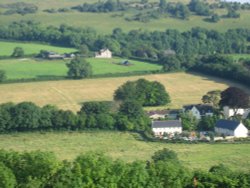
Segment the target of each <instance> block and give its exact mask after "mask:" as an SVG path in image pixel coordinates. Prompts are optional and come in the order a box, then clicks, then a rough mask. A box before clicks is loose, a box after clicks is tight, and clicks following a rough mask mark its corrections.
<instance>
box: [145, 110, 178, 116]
mask: <svg viewBox="0 0 250 188" xmlns="http://www.w3.org/2000/svg"><path fill="white" fill-rule="evenodd" d="M180 111H181V110H180V109H173V110H155V111H149V112H147V114H148V115H149V116H151V115H155V114H158V115H169V114H179V113H180Z"/></svg>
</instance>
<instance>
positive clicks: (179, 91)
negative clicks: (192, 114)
mask: <svg viewBox="0 0 250 188" xmlns="http://www.w3.org/2000/svg"><path fill="white" fill-rule="evenodd" d="M138 78H145V79H148V80H157V81H159V82H161V83H162V84H163V85H164V86H165V87H166V90H167V91H168V92H169V94H170V96H171V100H172V103H171V104H170V105H169V106H167V107H171V108H177V107H181V106H182V105H183V104H191V103H200V102H201V97H202V96H203V95H204V94H205V93H206V92H207V91H211V90H215V89H221V90H223V89H225V88H227V87H228V85H237V84H234V83H231V82H227V81H225V80H223V79H217V78H213V77H207V76H201V75H193V74H186V73H172V74H154V75H146V76H131V77H119V78H100V79H84V80H65V81H49V82H35V83H19V84H2V85H0V96H1V98H0V103H3V102H9V101H12V102H21V101H33V102H35V103H36V104H38V105H45V104H54V105H57V106H58V107H59V108H63V109H71V110H74V111H77V110H79V108H80V105H81V103H82V102H84V101H91V100H99V101H100V100H112V98H113V93H114V90H116V89H117V88H118V87H119V86H120V85H122V84H123V83H124V82H126V81H128V80H136V79H138ZM237 86H238V87H241V86H240V85H237Z"/></svg>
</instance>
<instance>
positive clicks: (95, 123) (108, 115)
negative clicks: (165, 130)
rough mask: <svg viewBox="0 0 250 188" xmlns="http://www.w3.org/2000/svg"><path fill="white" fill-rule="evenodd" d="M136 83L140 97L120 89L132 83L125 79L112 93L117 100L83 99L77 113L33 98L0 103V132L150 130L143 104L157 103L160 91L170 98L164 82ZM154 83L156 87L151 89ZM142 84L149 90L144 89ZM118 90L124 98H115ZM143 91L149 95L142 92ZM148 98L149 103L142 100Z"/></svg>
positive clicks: (168, 99) (140, 81)
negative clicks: (25, 100) (37, 103)
mask: <svg viewBox="0 0 250 188" xmlns="http://www.w3.org/2000/svg"><path fill="white" fill-rule="evenodd" d="M135 83H137V91H136V92H138V93H140V98H131V97H130V96H131V95H130V92H129V91H128V90H124V91H122V92H121V91H120V89H121V88H123V87H127V85H128V84H129V85H130V84H131V82H127V83H125V84H124V85H123V86H121V87H120V88H118V89H117V91H116V92H115V93H119V94H118V95H117V94H115V97H114V99H115V100H116V101H117V100H118V102H105V101H101V102H94V101H91V102H84V103H83V104H82V108H81V109H80V111H78V112H77V113H76V114H75V113H73V112H72V111H70V110H61V109H57V108H56V107H55V106H52V105H45V106H43V107H39V106H37V105H35V104H34V103H32V102H21V103H19V104H13V103H4V104H1V105H0V132H13V131H35V130H84V129H106V130H122V131H124V130H128V131H150V130H151V128H150V125H151V121H150V119H149V118H148V116H147V115H146V114H145V112H144V110H143V108H142V105H144V106H152V105H159V101H157V100H156V98H157V97H155V96H158V95H159V94H160V95H163V98H160V99H162V100H163V101H161V103H162V102H165V103H164V104H166V103H167V102H170V98H169V95H168V94H167V92H166V91H165V88H164V86H163V85H161V84H160V83H158V82H149V81H146V80H144V79H140V80H138V81H135V82H134V84H135ZM154 86H156V88H153V89H152V87H154ZM133 87H134V86H133ZM144 87H145V88H149V89H150V88H151V89H152V90H151V89H150V90H144ZM127 88H128V87H127ZM121 94H122V95H123V96H124V98H117V97H118V96H120V95H121ZM146 94H147V95H148V96H145V95H146ZM138 96H139V95H138ZM144 97H146V98H144ZM164 97H167V98H165V99H164ZM147 100H148V101H151V103H145V101H147ZM164 100H165V101H164Z"/></svg>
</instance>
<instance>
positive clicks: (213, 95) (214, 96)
mask: <svg viewBox="0 0 250 188" xmlns="http://www.w3.org/2000/svg"><path fill="white" fill-rule="evenodd" d="M220 95H221V91H220V90H213V91H209V92H207V94H206V95H203V97H202V99H201V100H202V102H203V103H204V104H211V105H213V107H215V108H217V107H218V106H219V102H220Z"/></svg>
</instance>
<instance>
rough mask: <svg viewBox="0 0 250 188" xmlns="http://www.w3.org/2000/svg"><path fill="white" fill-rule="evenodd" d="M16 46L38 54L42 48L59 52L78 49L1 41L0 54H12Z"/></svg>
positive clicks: (26, 52)
mask: <svg viewBox="0 0 250 188" xmlns="http://www.w3.org/2000/svg"><path fill="white" fill-rule="evenodd" d="M15 47H21V48H23V50H24V54H25V55H31V54H38V53H39V52H40V50H47V51H54V52H57V53H70V52H75V51H77V50H76V49H74V48H63V47H58V46H51V45H46V44H36V43H26V42H5V41H0V49H1V50H0V56H10V55H11V54H12V52H13V50H14V48H15Z"/></svg>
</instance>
